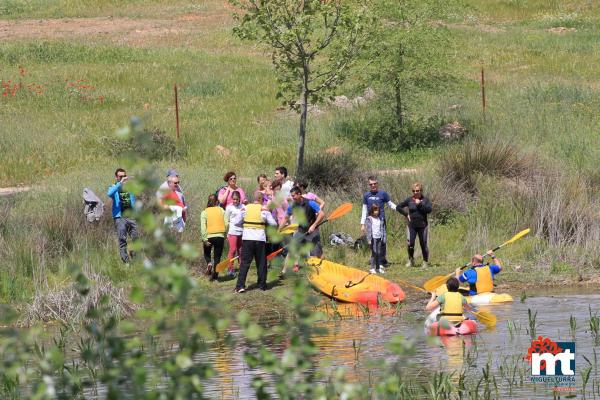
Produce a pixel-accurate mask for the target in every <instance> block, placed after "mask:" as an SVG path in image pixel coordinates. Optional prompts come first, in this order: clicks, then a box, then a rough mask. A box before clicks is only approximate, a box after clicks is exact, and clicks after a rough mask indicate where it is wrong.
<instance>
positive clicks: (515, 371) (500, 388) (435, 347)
mask: <svg viewBox="0 0 600 400" xmlns="http://www.w3.org/2000/svg"><path fill="white" fill-rule="evenodd" d="M513 295H514V297H515V302H514V303H509V304H504V305H495V306H488V307H483V306H482V307H480V310H486V311H490V312H493V313H494V314H495V315H496V316H497V317H498V324H497V326H496V327H495V328H494V329H491V330H489V329H485V328H484V327H481V331H480V332H479V334H478V335H476V336H473V337H464V338H461V337H452V338H444V339H442V340H441V341H440V340H438V339H435V340H428V338H427V337H426V336H425V335H424V333H423V322H424V319H425V317H426V313H425V312H421V311H420V310H416V309H414V310H412V311H401V312H400V313H399V314H397V313H393V312H387V313H384V314H383V315H382V314H381V313H377V312H372V313H371V315H370V316H369V317H368V318H365V317H364V314H363V312H361V310H360V309H358V308H356V307H355V306H352V305H347V306H340V309H339V310H340V312H341V313H342V314H343V315H344V317H343V318H342V319H341V320H333V319H331V320H329V321H326V322H324V323H323V324H324V325H325V326H326V327H327V328H328V333H327V334H326V335H323V336H317V337H315V338H314V341H315V343H316V344H317V345H318V346H319V348H320V350H321V360H320V362H321V363H322V365H327V363H332V364H333V366H334V367H337V368H340V367H344V368H345V369H346V371H347V376H348V378H349V380H351V381H361V382H363V383H367V384H372V383H373V382H376V381H377V380H378V377H379V376H380V374H381V367H380V366H381V360H390V359H394V358H395V357H396V356H394V355H393V354H392V353H391V352H390V351H389V350H388V349H387V348H386V343H387V342H388V341H389V340H390V339H391V338H392V337H393V336H394V335H397V334H401V335H403V336H404V337H405V338H408V339H410V340H413V341H414V342H415V350H416V353H415V354H414V355H413V356H411V359H410V361H411V362H412V363H413V364H412V365H409V364H408V363H407V366H406V368H407V372H410V376H414V377H415V381H416V382H419V381H420V382H422V383H425V382H426V381H427V380H428V377H429V376H430V375H431V373H432V372H433V371H445V372H448V373H452V372H454V376H453V379H454V380H455V382H454V384H458V376H459V374H460V373H461V371H463V372H465V371H466V376H467V379H470V378H471V377H474V376H476V375H477V376H481V370H482V368H486V365H487V364H489V365H490V370H491V375H492V376H493V378H495V380H496V386H493V385H492V383H490V385H491V392H492V397H493V398H511V399H534V398H535V399H546V398H549V397H550V398H551V397H552V396H553V393H552V390H551V389H550V388H546V387H545V386H544V384H543V383H531V382H529V376H530V366H529V364H528V363H527V361H524V360H523V357H524V356H525V355H527V351H528V348H529V346H530V344H531V338H530V334H529V333H528V332H529V319H528V309H530V310H532V312H536V311H537V324H536V336H537V335H541V336H545V337H549V338H551V339H552V340H554V341H561V342H567V341H572V340H573V339H572V335H571V329H570V324H569V319H570V317H571V316H573V317H575V318H576V321H577V329H576V333H575V343H576V346H577V347H576V371H575V374H576V379H577V383H576V386H575V387H576V388H577V389H578V390H580V389H581V387H582V378H581V374H582V373H583V371H584V370H585V369H587V367H588V366H589V365H590V363H591V364H595V352H597V351H598V350H600V349H599V348H598V347H597V346H594V340H593V336H592V332H591V331H590V328H589V320H590V315H589V309H588V307H591V310H592V313H594V312H597V311H600V295H597V294H586V295H562V294H561V295H557V296H552V295H546V294H542V295H538V296H534V297H527V299H526V300H525V301H524V302H523V303H521V302H520V301H519V295H518V294H513ZM425 303H426V301H423V305H424V304H425ZM329 309H330V308H329ZM236 335H239V332H236ZM429 339H431V338H429ZM244 350H245V348H244V347H243V345H240V346H238V347H236V348H234V349H228V348H225V347H222V348H218V349H215V351H213V352H211V353H209V355H208V356H209V358H211V360H212V361H213V362H214V365H215V366H216V369H217V371H218V375H217V376H216V377H215V378H213V379H212V380H210V381H209V382H207V395H208V396H209V397H211V398H223V399H231V398H233V399H237V398H239V399H250V398H254V392H253V390H252V389H251V380H252V377H253V376H255V375H256V374H262V372H260V371H256V370H249V369H248V368H247V366H246V365H245V363H244V361H243V353H244ZM272 350H274V351H280V350H282V348H277V347H273V348H272ZM586 358H587V360H589V362H588V361H587V360H586ZM501 366H502V371H503V373H501V372H499V371H500V369H501V368H500V367H501ZM265 377H266V378H268V376H265ZM521 380H523V382H524V383H522V384H520V381H521ZM594 380H595V381H594ZM509 382H512V383H509ZM593 382H595V383H594V384H597V383H599V382H600V377H599V375H598V368H597V367H596V366H594V368H593V370H592V374H591V377H590V380H589V383H588V388H587V389H588V392H589V390H590V389H592V385H593ZM481 390H483V386H482V388H481ZM595 390H596V391H598V390H600V389H598V387H595ZM566 394H568V393H566ZM599 394H600V393H597V395H599ZM562 395H563V397H564V395H565V393H563V394H562ZM578 397H579V396H578ZM588 398H593V397H592V396H589V397H588Z"/></svg>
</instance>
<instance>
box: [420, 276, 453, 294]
mask: <svg viewBox="0 0 600 400" xmlns="http://www.w3.org/2000/svg"><path fill="white" fill-rule="evenodd" d="M450 276H452V274H450V275H446V276H441V275H438V276H434V277H433V278H431V279H430V280H428V281H427V282H425V283H424V284H423V288H424V289H425V290H426V291H428V292H434V291H435V289H437V288H439V287H440V286H442V285H443V284H445V283H446V281H447V280H448V278H449V277H450Z"/></svg>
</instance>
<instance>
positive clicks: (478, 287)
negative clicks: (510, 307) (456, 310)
mask: <svg viewBox="0 0 600 400" xmlns="http://www.w3.org/2000/svg"><path fill="white" fill-rule="evenodd" d="M485 254H486V255H488V256H490V257H491V258H492V263H491V264H490V265H485V264H484V263H483V256H482V255H481V254H475V255H474V256H473V257H471V267H470V268H469V269H467V270H466V271H465V272H462V271H461V269H460V268H457V269H456V278H457V279H458V280H459V281H460V282H461V283H462V282H468V283H469V290H468V291H467V290H465V289H461V292H463V293H465V294H468V295H469V296H474V295H476V294H478V293H487V292H493V291H494V277H495V276H496V275H497V274H498V273H499V272H500V271H502V265H501V264H500V260H499V259H497V258H496V256H495V255H494V252H493V251H492V250H488V252H487V253H485Z"/></svg>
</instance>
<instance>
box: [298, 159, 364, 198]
mask: <svg viewBox="0 0 600 400" xmlns="http://www.w3.org/2000/svg"><path fill="white" fill-rule="evenodd" d="M360 176H361V174H360V172H359V163H358V161H357V160H356V159H355V158H354V157H353V156H352V155H351V154H349V153H344V152H342V153H339V154H329V153H317V154H314V155H312V156H309V157H307V159H306V161H305V162H304V170H303V171H302V176H300V177H299V178H302V179H305V180H307V181H308V182H309V183H310V184H311V185H312V186H314V187H317V188H319V189H321V190H328V189H331V190H335V191H343V190H350V189H354V188H355V187H356V186H357V185H356V183H357V182H358V181H359V179H360Z"/></svg>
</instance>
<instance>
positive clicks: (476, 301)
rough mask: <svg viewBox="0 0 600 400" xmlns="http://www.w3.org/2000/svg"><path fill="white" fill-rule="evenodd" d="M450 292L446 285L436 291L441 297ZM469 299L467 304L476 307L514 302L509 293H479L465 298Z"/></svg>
mask: <svg viewBox="0 0 600 400" xmlns="http://www.w3.org/2000/svg"><path fill="white" fill-rule="evenodd" d="M447 291H448V289H446V285H442V286H440V287H439V288H437V289H436V290H435V293H436V294H437V295H438V296H439V295H441V294H444V293H446V292H447ZM465 299H467V303H469V304H472V305H474V306H487V305H492V304H502V303H511V302H512V301H513V297H512V296H511V295H510V294H508V293H494V292H485V293H478V294H476V295H474V296H465Z"/></svg>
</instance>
